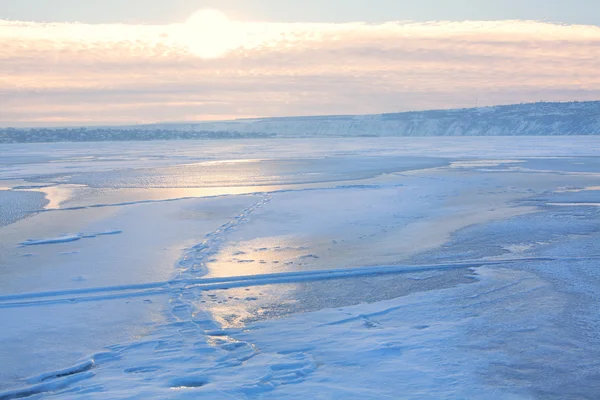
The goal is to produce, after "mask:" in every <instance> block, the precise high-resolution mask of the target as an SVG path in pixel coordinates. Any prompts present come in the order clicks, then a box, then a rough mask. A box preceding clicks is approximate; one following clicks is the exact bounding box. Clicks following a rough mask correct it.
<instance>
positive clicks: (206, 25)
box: [181, 10, 244, 58]
mask: <svg viewBox="0 0 600 400" xmlns="http://www.w3.org/2000/svg"><path fill="white" fill-rule="evenodd" d="M239 27H240V24H239V23H236V22H233V21H231V20H230V19H229V18H227V16H226V15H225V14H224V13H222V12H221V11H218V10H200V11H197V12H195V13H194V14H193V15H192V16H191V17H190V18H189V19H188V20H187V21H186V22H185V24H184V29H183V37H182V38H181V39H182V42H183V43H184V44H185V45H186V47H187V48H188V49H189V50H190V51H191V52H192V53H193V54H195V55H197V56H199V57H202V58H216V57H220V56H223V55H224V54H226V53H227V52H229V51H230V50H233V49H235V48H236V47H239V46H241V45H242V44H243V43H244V34H243V32H242V30H241V29H239Z"/></svg>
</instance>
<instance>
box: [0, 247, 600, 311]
mask: <svg viewBox="0 0 600 400" xmlns="http://www.w3.org/2000/svg"><path fill="white" fill-rule="evenodd" d="M199 249H200V248H199ZM208 255H210V254H208ZM590 259H593V260H596V259H599V257H577V258H559V257H531V258H514V259H498V260H480V261H478V260H470V261H465V262H455V263H445V264H430V265H380V266H372V267H358V268H345V269H328V270H316V271H297V272H280V273H273V274H258V275H247V276H231V277H225V278H205V279H203V278H193V277H192V278H187V279H186V278H180V279H175V280H172V281H166V282H153V283H147V284H140V285H122V286H107V287H97V288H89V289H74V290H64V291H53V292H38V293H22V294H14V295H4V296H0V308H12V307H24V306H35V305H42V304H55V303H74V302H81V301H99V300H107V299H116V298H123V297H141V296H153V295H160V294H167V293H169V292H171V291H172V290H173V289H177V290H178V291H182V290H183V291H186V290H197V291H211V290H222V289H227V288H233V287H248V286H262V285H269V284H278V283H295V282H307V281H319V280H329V279H342V278H352V277H362V276H372V275H383V274H409V273H418V272H426V271H437V270H451V269H462V268H477V267H480V266H484V265H501V264H514V263H522V262H544V261H570V260H571V261H581V260H590ZM188 261H189V260H188ZM194 265H196V266H197V264H191V266H190V268H192V270H190V271H184V273H185V274H187V273H188V272H192V271H194V272H201V271H199V270H198V269H197V268H196V269H194Z"/></svg>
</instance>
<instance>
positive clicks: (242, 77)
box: [0, 13, 600, 125]
mask: <svg viewBox="0 0 600 400" xmlns="http://www.w3.org/2000/svg"><path fill="white" fill-rule="evenodd" d="M220 17H221V16H219V15H218V14H212V15H211V14H210V13H204V14H199V15H196V16H194V17H193V18H191V19H190V21H189V22H188V23H186V24H174V25H165V26H145V25H139V26H134V25H87V24H40V23H29V22H15V21H0V99H1V107H0V123H1V124H3V125H11V124H15V125H16V124H23V123H27V122H36V123H44V121H48V122H52V123H55V122H57V121H58V122H61V123H68V122H73V123H82V122H92V123H129V122H131V123H135V122H150V121H173V120H177V121H182V120H201V119H215V118H219V116H223V118H230V117H232V116H240V117H246V116H271V115H273V116H275V115H306V114H340V113H376V112H394V111H401V110H411V109H425V108H439V107H444V108H445V107H462V106H471V105H474V104H475V102H476V101H478V102H479V104H480V105H487V104H496V103H511V102H521V101H537V100H590V99H599V98H600V74H598V73H597V71H599V70H600V28H599V27H595V26H566V25H554V24H547V23H540V22H532V21H501V22H430V23H410V22H393V23H386V24H379V25H370V24H360V23H352V24H301V23H293V24H277V23H248V22H246V23H238V22H231V21H227V20H226V19H219V18H220ZM477 99H478V100H477Z"/></svg>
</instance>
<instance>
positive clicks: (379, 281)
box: [0, 137, 600, 399]
mask: <svg viewBox="0 0 600 400" xmlns="http://www.w3.org/2000/svg"><path fill="white" fill-rule="evenodd" d="M599 148H600V138H598V137H551V138H539V137H536V138H533V137H518V138H514V137H513V138H506V137H497V138H411V139H409V138H393V139H391V138H355V139H293V140H292V139H289V140H286V139H272V140H248V141H243V140H239V141H202V142H148V143H145V142H139V143H110V142H107V143H101V144H99V143H94V144H83V143H78V144H73V143H61V144H29V145H24V144H22V145H0V274H1V277H2V279H0V321H1V329H0V343H1V345H0V399H13V398H24V397H31V398H61V399H62V398H81V399H94V398H97V399H122V398H139V399H147V398H175V399H178V398H190V399H196V398H201V397H204V398H216V399H220V398H223V399H226V398H236V399H244V398H274V399H281V398H299V399H306V398H322V399H332V398H349V399H352V398H355V399H369V398H372V399H381V398H406V399H465V398H469V399H535V398H543V399H596V398H598V396H600V382H599V381H598V379H597V377H598V376H600V364H598V360H599V359H600V350H599V349H600V347H599V344H600V312H599V311H598V310H600V307H599V306H600V304H599V299H600V272H599V271H600V269H599V268H598V263H599V260H600V218H599V217H600V207H598V204H600V157H598V154H597V151H598V149H599Z"/></svg>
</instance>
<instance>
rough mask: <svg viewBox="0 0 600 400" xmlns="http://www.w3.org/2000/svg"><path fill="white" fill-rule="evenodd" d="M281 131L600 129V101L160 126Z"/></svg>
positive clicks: (287, 133)
mask: <svg viewBox="0 0 600 400" xmlns="http://www.w3.org/2000/svg"><path fill="white" fill-rule="evenodd" d="M158 126H160V127H161V128H163V129H164V128H166V127H167V126H169V127H170V128H172V129H178V130H179V129H182V130H199V131H228V132H239V133H245V134H249V133H263V134H275V135H277V136H293V137H298V136H513V135H597V134H600V102H580V103H534V104H517V105H509V106H496V107H485V108H472V109H460V110H436V111H420V112H406V113H397V114H378V115H360V116H323V117H290V118H264V119H250V120H236V121H225V122H205V123H198V124H193V125H190V124H181V125H180V124H173V125H157V127H158Z"/></svg>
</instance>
